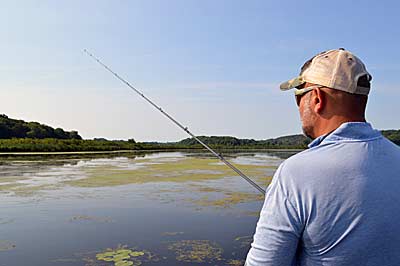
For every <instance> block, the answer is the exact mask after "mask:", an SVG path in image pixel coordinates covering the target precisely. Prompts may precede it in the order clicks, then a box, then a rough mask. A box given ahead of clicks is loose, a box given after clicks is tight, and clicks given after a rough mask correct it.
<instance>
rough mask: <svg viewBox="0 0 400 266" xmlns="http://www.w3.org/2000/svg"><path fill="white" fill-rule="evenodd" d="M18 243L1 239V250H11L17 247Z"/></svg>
mask: <svg viewBox="0 0 400 266" xmlns="http://www.w3.org/2000/svg"><path fill="white" fill-rule="evenodd" d="M16 247H17V245H15V244H14V243H11V242H10V241H8V240H0V251H9V250H12V249H15V248H16Z"/></svg>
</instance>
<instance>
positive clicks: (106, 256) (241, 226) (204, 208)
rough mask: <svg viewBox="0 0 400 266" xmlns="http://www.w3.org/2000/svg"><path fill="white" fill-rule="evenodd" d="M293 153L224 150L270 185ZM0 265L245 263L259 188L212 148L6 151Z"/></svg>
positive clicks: (1, 162) (1, 169)
mask: <svg viewBox="0 0 400 266" xmlns="http://www.w3.org/2000/svg"><path fill="white" fill-rule="evenodd" d="M291 154H293V153H287V152H286V153H283V152H282V153H279V152H275V153H273V154H271V153H267V152H262V153H261V152H257V153H237V154H228V155H227V158H228V160H230V161H231V162H232V163H233V164H235V165H236V166H237V167H238V168H239V169H241V170H242V171H243V172H244V173H246V174H247V175H249V176H250V177H252V179H253V180H254V181H256V182H257V183H258V184H260V186H262V187H266V186H267V184H268V183H269V182H270V180H271V177H272V175H273V173H274V171H275V170H276V168H277V166H278V165H279V164H280V163H281V162H282V161H283V159H284V158H287V157H288V156H290V155H291ZM0 201H1V209H0V265H1V266H3V265H4V266H19V265H21V266H22V265H27V264H29V265H40V266H47V265H60V266H69V265H71V266H72V265H74V266H79V265H82V266H83V265H116V266H129V265H242V264H243V262H244V259H245V256H246V254H247V251H248V249H249V245H250V242H251V237H252V235H253V233H254V229H255V225H256V222H257V220H258V213H259V210H260V209H261V206H262V203H263V197H262V195H260V194H259V192H258V191H257V190H255V189H254V188H253V187H251V186H250V185H249V184H248V183H246V181H244V180H243V179H241V178H240V177H238V176H236V174H235V173H234V172H233V171H232V170H230V169H229V168H228V167H226V166H225V165H223V164H221V163H220V162H219V161H218V160H216V159H214V158H212V157H210V156H208V154H206V153H182V152H169V153H166V152H165V153H150V154H141V155H135V154H124V155H80V156H35V157H32V156H15V157H2V158H0Z"/></svg>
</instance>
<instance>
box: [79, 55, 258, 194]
mask: <svg viewBox="0 0 400 266" xmlns="http://www.w3.org/2000/svg"><path fill="white" fill-rule="evenodd" d="M83 51H84V52H85V53H86V54H88V55H89V56H90V57H92V58H93V59H94V60H96V61H97V63H99V64H100V65H101V66H103V67H104V68H105V69H106V70H108V71H109V72H110V73H111V74H113V75H114V76H115V77H116V78H117V79H119V80H120V81H121V82H122V83H124V84H125V85H127V86H128V87H129V88H131V89H132V90H133V91H134V92H136V93H137V94H139V95H140V96H142V97H143V99H145V100H146V101H147V102H148V103H150V104H151V105H152V106H153V107H154V108H156V109H157V110H158V111H160V112H161V113H162V114H163V115H165V116H166V117H167V118H168V119H169V120H171V121H172V122H174V123H175V124H176V125H177V126H178V127H180V128H181V129H183V131H185V132H186V133H187V134H189V136H191V137H192V138H193V139H195V140H196V141H197V142H198V143H200V144H201V145H202V146H203V147H204V148H206V149H207V150H209V151H210V152H211V153H212V154H214V155H215V156H216V157H217V158H218V159H220V160H221V161H222V162H223V163H224V164H226V165H227V166H228V167H229V168H231V169H232V170H233V171H235V172H236V173H237V174H238V175H239V176H241V177H242V178H243V179H245V180H246V181H247V182H249V183H250V185H252V186H253V187H254V188H256V189H257V190H258V191H259V192H261V193H262V194H265V190H264V189H263V188H261V187H260V186H259V185H257V184H256V183H255V182H254V181H253V180H251V179H250V178H249V177H247V176H246V175H245V174H243V173H242V172H241V171H240V170H239V169H237V168H236V167H235V166H233V165H232V164H231V163H230V162H228V161H227V160H226V159H225V158H224V157H223V156H222V155H221V154H219V153H217V152H215V151H214V150H213V149H211V148H210V147H209V146H208V145H207V144H205V143H204V142H203V141H201V140H200V139H199V138H198V137H196V136H195V135H194V134H193V133H192V132H190V131H189V129H188V128H187V127H184V126H182V124H181V123H179V122H178V121H177V120H175V119H174V118H173V117H172V116H170V115H169V114H168V113H167V112H165V111H164V110H163V109H162V108H161V107H159V106H158V105H156V104H155V103H154V102H153V101H151V100H150V99H149V98H147V97H146V96H145V95H144V94H143V93H142V92H140V91H139V90H137V89H136V88H135V87H133V86H132V85H131V84H129V82H128V81H126V80H125V79H123V78H122V77H120V76H119V75H118V74H117V73H115V72H114V71H112V70H111V69H110V68H109V67H108V66H107V65H105V64H104V63H103V62H101V61H100V60H99V59H98V58H97V57H95V56H94V55H93V54H91V53H90V52H89V51H88V50H86V49H84V50H83Z"/></svg>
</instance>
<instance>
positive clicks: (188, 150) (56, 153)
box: [0, 149, 304, 157]
mask: <svg viewBox="0 0 400 266" xmlns="http://www.w3.org/2000/svg"><path fill="white" fill-rule="evenodd" d="M302 150H304V149H220V150H218V151H223V152H234V153H237V152H257V151H266V152H268V151H272V152H296V151H297V152H299V151H302ZM179 151H181V152H182V151H186V152H207V150H206V149H154V150H115V151H68V152H0V157H2V156H35V155H90V154H118V153H125V154H126V153H154V152H179ZM207 153H208V152H207Z"/></svg>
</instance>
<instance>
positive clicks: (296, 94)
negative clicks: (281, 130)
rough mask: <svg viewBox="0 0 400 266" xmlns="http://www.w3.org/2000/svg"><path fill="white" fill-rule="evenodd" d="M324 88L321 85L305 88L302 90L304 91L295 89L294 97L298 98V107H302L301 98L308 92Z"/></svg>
mask: <svg viewBox="0 0 400 266" xmlns="http://www.w3.org/2000/svg"><path fill="white" fill-rule="evenodd" d="M322 87H323V86H321V85H313V86H310V87H305V88H302V89H295V90H294V95H295V97H296V103H297V106H300V101H301V97H302V96H303V95H304V94H306V93H307V92H309V91H312V90H314V89H318V88H322Z"/></svg>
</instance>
